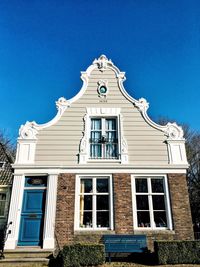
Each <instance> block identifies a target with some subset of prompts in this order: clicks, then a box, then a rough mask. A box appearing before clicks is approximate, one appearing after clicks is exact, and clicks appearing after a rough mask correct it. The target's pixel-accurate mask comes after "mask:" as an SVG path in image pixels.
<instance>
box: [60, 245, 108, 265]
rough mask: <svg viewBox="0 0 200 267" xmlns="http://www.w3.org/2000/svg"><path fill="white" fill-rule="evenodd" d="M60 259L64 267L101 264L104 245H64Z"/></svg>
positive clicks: (103, 259)
mask: <svg viewBox="0 0 200 267" xmlns="http://www.w3.org/2000/svg"><path fill="white" fill-rule="evenodd" d="M62 259H63V266H64V267H68V266H70V267H79V266H90V265H93V266H94V265H101V264H103V263H104V262H105V247H104V245H102V244H89V243H78V244H72V245H65V246H64V247H63V250H62Z"/></svg>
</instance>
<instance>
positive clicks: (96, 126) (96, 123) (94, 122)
mask: <svg viewBox="0 0 200 267" xmlns="http://www.w3.org/2000/svg"><path fill="white" fill-rule="evenodd" d="M91 130H101V119H91Z"/></svg>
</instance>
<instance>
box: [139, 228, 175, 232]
mask: <svg viewBox="0 0 200 267" xmlns="http://www.w3.org/2000/svg"><path fill="white" fill-rule="evenodd" d="M148 232H149V233H151V232H153V233H161V232H162V233H165V234H169V233H170V234H175V231H174V230H172V229H169V228H164V227H160V228H145V227H144V228H135V229H134V233H137V234H142V233H148Z"/></svg>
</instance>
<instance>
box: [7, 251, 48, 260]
mask: <svg viewBox="0 0 200 267" xmlns="http://www.w3.org/2000/svg"><path fill="white" fill-rule="evenodd" d="M51 255H52V250H45V249H35V248H33V249H27V248H17V249H14V250H5V251H4V256H5V258H6V259H8V258H11V259H12V258H14V259H16V258H48V257H50V256H51Z"/></svg>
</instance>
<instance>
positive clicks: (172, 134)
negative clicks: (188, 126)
mask: <svg viewBox="0 0 200 267" xmlns="http://www.w3.org/2000/svg"><path fill="white" fill-rule="evenodd" d="M164 132H165V134H166V135H167V137H168V140H183V139H184V138H183V135H184V133H183V129H182V128H181V127H180V126H178V125H177V124H176V123H175V122H174V123H170V122H169V123H167V125H166V129H165V131H164Z"/></svg>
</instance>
